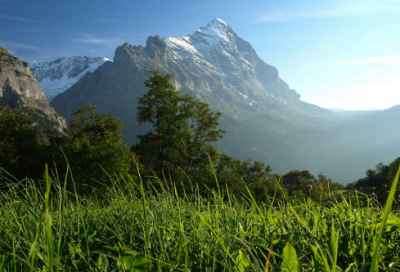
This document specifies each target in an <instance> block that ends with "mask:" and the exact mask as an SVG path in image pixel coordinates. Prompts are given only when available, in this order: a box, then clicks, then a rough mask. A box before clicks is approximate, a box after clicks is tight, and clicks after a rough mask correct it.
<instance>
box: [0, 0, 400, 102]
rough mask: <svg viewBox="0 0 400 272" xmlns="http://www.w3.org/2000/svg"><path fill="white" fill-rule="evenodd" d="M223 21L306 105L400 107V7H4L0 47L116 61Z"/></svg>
mask: <svg viewBox="0 0 400 272" xmlns="http://www.w3.org/2000/svg"><path fill="white" fill-rule="evenodd" d="M214 18H221V19H222V20H224V21H225V22H227V23H228V24H229V25H230V26H231V27H232V28H233V30H234V31H235V32H236V33H237V34H238V35H239V36H240V37H242V38H243V39H245V40H247V41H248V42H250V44H251V45H252V46H253V47H254V49H255V50H256V52H257V53H258V55H259V56H260V58H261V59H263V60H264V61H265V62H266V63H268V64H270V65H273V66H275V67H276V68H277V69H278V70H279V73H280V76H281V78H282V79H283V80H284V81H285V82H286V83H288V84H289V85H290V87H291V88H293V89H295V90H296V91H297V92H298V93H299V94H300V95H301V99H302V100H303V101H306V102H309V103H313V104H317V105H319V106H322V107H327V108H344V109H350V110H356V109H362V110H366V109H371V108H375V109H386V108H389V107H392V106H394V105H397V104H400V1H399V0H396V1H394V0H379V1H377V0H376V1H369V0H362V1H361V0H360V1H358V0H354V1H352V0H347V1H341V0H335V1H330V0H326V1H321V0H317V1H308V0H305V1H299V0H293V1H289V0H287V1H286V0H280V1H278V0H276V1H265V0H263V1H243V0H241V1H227V0H224V1H208V0H202V1H187V0H185V1H180V0H176V1H165V0H164V1H150V0H148V1H145V0H136V1H133V0H132V1H127V0H119V1H117V0H115V1H103V0H96V1H95V0H79V1H78V0H51V1H47V0H37V1H26V0H25V1H19V0H0V45H2V46H3V47H6V48H7V49H9V50H10V52H11V53H12V54H14V55H15V56H17V57H19V58H21V59H23V60H25V61H28V62H32V61H51V60H55V59H57V58H60V57H65V56H67V57H68V56H73V55H81V56H83V55H88V56H104V57H107V58H110V59H112V58H113V56H114V51H115V48H116V47H117V46H119V45H121V44H123V43H124V42H128V43H130V44H132V45H145V43H146V40H147V37H148V36H154V35H159V36H161V37H167V36H185V35H187V34H192V33H193V32H195V31H196V30H197V28H199V27H200V26H205V25H206V24H207V22H208V21H209V20H211V19H214Z"/></svg>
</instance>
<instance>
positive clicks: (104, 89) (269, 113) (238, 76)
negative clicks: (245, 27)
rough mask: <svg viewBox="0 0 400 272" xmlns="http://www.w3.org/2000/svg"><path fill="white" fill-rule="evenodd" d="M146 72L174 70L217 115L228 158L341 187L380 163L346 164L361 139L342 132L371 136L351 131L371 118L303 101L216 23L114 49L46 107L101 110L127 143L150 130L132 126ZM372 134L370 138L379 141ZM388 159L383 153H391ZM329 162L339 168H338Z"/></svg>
mask: <svg viewBox="0 0 400 272" xmlns="http://www.w3.org/2000/svg"><path fill="white" fill-rule="evenodd" d="M151 69H156V70H159V71H160V72H161V73H164V74H165V73H174V74H175V78H174V79H173V81H172V82H173V83H174V84H175V85H176V87H177V88H178V89H179V90H180V91H181V93H183V94H186V93H189V94H191V95H193V96H194V97H195V98H197V99H199V100H201V101H204V102H207V103H208V104H210V107H211V108H212V109H213V110H215V111H220V112H222V113H223V116H222V118H221V127H222V128H223V129H225V130H226V131H227V133H226V135H225V136H224V138H223V139H221V140H220V141H219V142H218V143H217V144H216V146H217V147H218V148H220V149H221V150H222V151H223V152H226V153H228V154H230V155H232V156H235V157H237V158H240V159H245V158H247V157H251V158H253V159H255V160H260V161H263V162H265V163H266V164H269V165H271V166H272V168H273V169H274V171H275V172H277V173H280V174H285V173H287V172H289V171H291V170H294V169H299V170H303V169H307V170H310V172H311V173H313V174H315V175H317V174H318V173H320V172H324V173H325V174H326V175H327V176H328V177H330V178H333V179H334V181H336V182H342V183H348V182H352V181H354V180H356V179H358V178H359V177H360V176H363V174H364V172H365V170H366V169H368V168H371V167H373V166H374V165H371V161H372V160H373V159H375V160H376V163H378V162H379V161H381V159H380V158H381V157H380V156H376V157H371V158H367V157H362V158H359V159H358V162H359V163H358V162H357V165H356V166H357V167H351V163H352V162H354V161H356V160H357V158H358V157H357V156H359V155H361V154H363V155H365V154H364V153H363V152H364V151H365V146H363V145H362V142H361V141H359V142H357V141H355V142H354V141H349V142H348V141H347V139H346V138H345V137H344V135H351V136H352V137H351V139H357V137H361V136H362V137H364V136H366V135H369V134H368V129H366V127H365V126H363V128H362V132H358V131H357V130H356V129H355V128H356V127H357V126H354V125H353V126H352V124H353V123H356V122H358V121H360V122H361V121H362V120H365V121H368V119H366V118H368V117H370V115H369V114H368V115H363V114H355V115H352V114H343V113H335V112H332V111H330V110H327V109H323V108H320V107H318V106H316V105H312V104H309V103H306V102H304V101H301V100H300V95H299V94H298V93H297V92H296V91H295V90H293V89H291V88H290V87H289V85H288V84H287V83H285V82H284V81H283V80H282V79H281V78H280V77H279V72H278V70H277V69H276V68H275V67H273V66H271V65H269V64H267V63H265V62H264V61H263V60H261V59H260V58H259V57H258V56H257V54H256V52H255V51H254V49H253V48H252V47H251V45H250V44H249V43H248V42H246V41H244V40H243V39H241V38H240V37H239V36H238V35H237V34H236V33H235V32H234V31H233V30H232V28H231V27H230V26H229V25H228V24H226V23H225V22H223V21H222V20H220V19H214V20H212V21H210V22H208V24H207V26H206V27H200V28H199V29H198V30H197V31H196V32H194V33H193V34H192V35H188V36H186V37H166V38H161V37H159V36H154V37H152V36H150V37H149V38H148V40H147V42H146V46H145V47H143V46H131V45H129V44H128V43H125V44H123V45H122V46H119V47H118V48H117V49H116V51H115V56H114V60H113V62H105V63H104V64H103V65H101V66H99V67H98V68H97V69H96V70H95V71H93V72H88V73H86V74H85V75H84V76H83V77H82V78H81V79H80V80H79V81H77V82H76V83H75V84H74V85H73V86H71V87H70V88H69V89H68V90H66V91H65V92H63V93H61V94H59V95H58V96H57V97H56V98H55V99H54V100H53V101H52V102H51V105H52V106H54V107H55V108H56V109H57V110H58V111H59V112H60V113H62V114H63V115H64V116H65V117H66V118H67V121H70V120H71V118H72V115H71V113H72V112H74V111H75V110H76V109H77V107H81V106H83V105H84V104H88V103H89V104H92V105H97V106H98V109H99V111H100V112H108V113H114V114H115V116H116V118H117V120H118V121H120V122H123V123H124V126H125V129H124V135H125V136H126V141H127V142H128V143H129V144H132V143H134V142H136V141H137V138H136V135H138V134H143V133H145V132H147V131H148V129H149V127H148V126H139V125H138V123H137V121H136V112H137V107H138V98H139V97H141V96H143V94H145V93H146V92H147V91H148V90H147V88H146V87H145V86H144V84H143V82H144V81H145V80H146V79H148V77H149V71H150V70H151ZM384 124H385V125H386V124H387V123H386V122H384ZM372 127H373V126H371V128H372ZM360 133H364V134H360ZM396 133H397V132H396ZM396 133H395V134H396ZM353 135H354V136H353ZM396 135H400V134H396ZM375 136H376V137H378V138H377V139H376V141H380V140H381V139H382V137H383V136H382V137H381V136H380V135H375ZM371 141H373V139H371ZM352 144H353V145H354V146H352ZM387 147H388V146H386V147H385V148H386V149H387ZM350 151H351V152H350ZM368 154H371V153H368ZM388 154H389V153H385V156H386V157H387V156H392V155H393V154H394V152H391V153H390V154H389V155H388ZM393 156H394V155H393ZM386 157H382V158H383V159H382V160H383V162H384V163H389V162H390V161H392V160H393V159H394V158H396V156H394V158H392V159H391V160H389V161H385V160H386ZM332 165H338V166H339V165H340V166H343V167H342V168H341V169H340V171H339V170H338V168H332Z"/></svg>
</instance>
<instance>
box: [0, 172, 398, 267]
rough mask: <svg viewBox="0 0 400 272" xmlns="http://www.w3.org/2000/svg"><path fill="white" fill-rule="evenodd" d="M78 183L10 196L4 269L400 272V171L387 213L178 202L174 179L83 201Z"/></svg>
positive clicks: (0, 246)
mask: <svg viewBox="0 0 400 272" xmlns="http://www.w3.org/2000/svg"><path fill="white" fill-rule="evenodd" d="M70 177H72V175H69V178H68V180H67V181H66V182H65V181H63V182H62V183H60V181H58V180H57V179H56V178H51V177H50V176H49V175H48V174H46V176H45V181H44V183H43V184H42V185H37V186H35V185H34V184H33V183H32V182H31V181H29V180H24V181H21V182H20V183H19V184H16V185H15V186H13V187H9V188H8V189H7V190H3V191H2V192H1V195H0V271H146V270H147V271H263V272H264V271H378V270H379V271H399V269H400V258H399V254H400V234H399V231H400V218H399V213H398V212H392V211H391V207H390V206H391V204H392V202H393V199H394V197H395V194H394V193H395V189H396V186H397V181H398V174H397V177H396V179H395V182H394V183H393V188H392V190H391V191H390V194H389V197H388V202H387V203H388V204H387V205H386V208H385V207H380V206H379V205H378V204H377V203H376V202H373V203H372V202H369V201H367V202H364V203H363V204H360V203H359V202H358V201H355V200H354V198H353V200H352V201H348V200H345V199H344V198H343V199H342V200H341V201H340V202H336V201H333V202H332V203H325V204H326V205H324V206H320V205H319V204H318V203H315V202H312V201H310V200H307V201H303V202H293V201H292V200H287V201H285V202H279V201H276V200H274V199H270V203H269V204H261V205H259V204H257V203H256V202H255V201H254V199H253V198H252V197H251V196H243V199H240V201H239V200H237V199H235V198H233V197H231V196H229V195H228V197H227V196H226V195H225V196H222V194H224V192H225V194H227V193H226V190H224V188H218V190H220V192H213V194H212V197H210V198H208V199H206V198H203V197H201V196H200V195H198V194H194V195H190V196H189V195H188V196H184V197H180V198H179V197H178V196H177V193H176V190H175V188H174V187H173V185H172V184H171V183H170V182H167V181H163V182H162V184H163V187H164V191H162V192H154V190H153V193H149V192H150V191H151V190H149V188H151V187H152V184H150V183H149V182H146V181H143V183H141V185H140V184H139V185H136V184H135V183H133V182H124V181H122V182H118V181H115V182H114V186H113V187H112V188H109V189H108V190H107V191H105V190H101V191H100V192H98V194H99V195H100V193H102V194H103V195H102V197H103V198H99V197H96V195H92V196H88V197H79V196H78V195H76V194H74V193H71V192H67V191H66V190H65V188H66V187H63V186H66V184H67V183H68V184H72V182H73V181H72V179H71V178H70ZM61 184H64V185H63V186H61ZM41 186H42V187H41ZM194 191H196V189H195V188H194ZM396 197H398V196H396ZM224 198H225V199H226V198H228V201H222V199H224ZM101 199H106V200H101ZM375 207H376V208H379V209H378V210H375ZM266 263H268V266H266Z"/></svg>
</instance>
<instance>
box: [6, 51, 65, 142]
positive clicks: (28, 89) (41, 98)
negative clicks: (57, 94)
mask: <svg viewBox="0 0 400 272" xmlns="http://www.w3.org/2000/svg"><path fill="white" fill-rule="evenodd" d="M0 98H1V99H0V108H1V110H3V111H5V110H8V109H9V108H19V109H21V111H22V112H24V113H27V114H28V115H30V116H33V117H34V123H33V126H35V127H37V128H38V130H39V132H43V131H44V129H45V128H46V126H47V125H49V126H50V127H51V128H53V129H54V130H55V131H56V132H57V133H60V134H62V133H63V129H64V128H65V127H66V122H65V118H64V117H63V116H61V115H60V114H59V113H57V112H56V111H55V110H54V108H53V107H52V106H50V104H49V103H48V102H47V100H46V96H45V94H44V92H43V90H42V89H41V88H40V86H39V84H38V82H37V81H36V79H35V78H34V77H33V76H32V73H31V71H30V69H29V64H28V63H27V62H24V61H22V60H20V59H18V58H16V57H14V56H12V55H11V54H10V53H9V52H8V51H7V49H5V48H3V47H1V46H0Z"/></svg>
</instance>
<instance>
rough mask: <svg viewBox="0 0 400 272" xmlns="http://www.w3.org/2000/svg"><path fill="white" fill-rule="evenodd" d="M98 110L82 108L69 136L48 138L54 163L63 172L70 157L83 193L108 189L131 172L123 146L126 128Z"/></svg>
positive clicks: (69, 131) (73, 122) (127, 154)
mask: <svg viewBox="0 0 400 272" xmlns="http://www.w3.org/2000/svg"><path fill="white" fill-rule="evenodd" d="M95 110H96V107H91V106H90V105H85V106H83V107H82V108H78V110H77V111H76V112H75V113H74V114H73V116H74V118H73V120H72V121H71V124H70V125H69V127H68V129H67V131H66V133H67V135H68V136H65V137H54V136H49V138H48V151H49V152H48V153H49V154H52V157H51V158H50V161H54V162H56V167H57V168H58V169H59V170H60V169H63V167H64V166H65V165H66V162H65V157H66V158H67V159H68V162H69V164H70V167H71V170H72V173H73V176H74V179H75V182H76V184H77V186H78V191H79V192H82V193H84V192H91V191H92V190H93V188H101V187H103V186H108V185H109V184H110V183H111V179H113V178H115V177H116V176H118V177H119V178H121V177H126V176H127V172H128V170H129V158H130V151H129V148H127V147H126V145H125V143H124V142H123V136H122V134H121V131H122V129H123V124H122V123H119V122H117V121H116V119H115V117H113V116H112V115H109V114H101V113H95ZM61 150H62V151H63V152H64V154H65V156H64V154H63V153H62V152H61ZM59 172H60V173H62V171H59Z"/></svg>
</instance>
